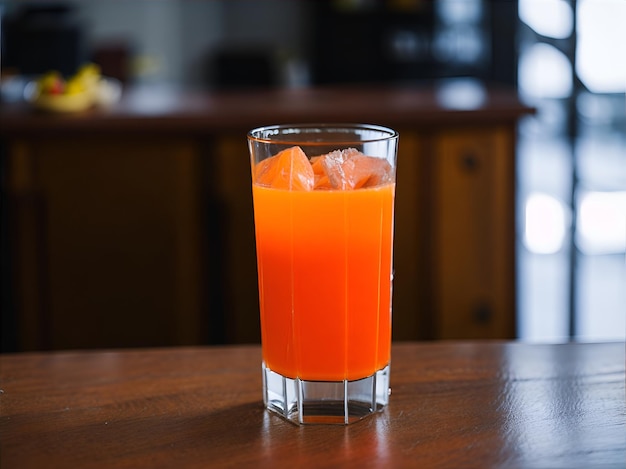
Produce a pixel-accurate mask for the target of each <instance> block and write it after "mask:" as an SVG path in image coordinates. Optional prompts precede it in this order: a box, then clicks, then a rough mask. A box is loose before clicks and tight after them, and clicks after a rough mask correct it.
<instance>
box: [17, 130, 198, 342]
mask: <svg viewBox="0 0 626 469" xmlns="http://www.w3.org/2000/svg"><path fill="white" fill-rule="evenodd" d="M6 150H7V155H8V156H7V162H6V170H7V175H6V187H5V190H6V194H5V196H6V199H5V200H6V202H7V203H6V205H5V207H6V208H7V209H8V211H9V213H8V217H7V218H8V220H9V222H10V223H9V224H10V226H9V228H10V231H9V234H10V240H11V251H10V253H8V254H10V256H11V258H12V261H13V262H12V269H11V273H12V276H11V284H12V286H13V290H12V303H13V307H14V311H15V312H16V325H17V328H16V333H17V334H18V337H17V343H18V347H19V349H26V350H30V349H58V348H84V347H92V346H100V347H127V346H150V345H152V346H157V345H173V344H179V343H199V342H201V341H203V340H205V339H206V337H207V334H206V332H203V328H204V326H205V325H206V323H205V321H204V318H203V315H204V311H203V309H204V307H205V304H204V303H205V300H204V298H203V291H202V289H201V285H200V282H199V280H200V278H202V272H203V268H202V262H203V258H202V257H201V253H202V251H201V246H202V243H199V237H200V236H201V235H202V233H201V220H202V217H201V215H202V213H201V211H200V202H201V199H200V180H199V174H198V167H199V161H198V158H199V154H198V152H197V149H196V147H195V146H194V144H193V143H192V142H189V141H186V140H182V139H177V138H168V139H165V140H159V139H158V138H156V139H155V138H145V137H140V138H132V139H127V138H123V139H118V138H111V137H110V136H95V135H94V136H89V137H78V138H72V139H68V138H56V137H40V138H37V139H23V138H18V139H15V140H12V141H10V142H9V143H8V144H7V147H6Z"/></svg>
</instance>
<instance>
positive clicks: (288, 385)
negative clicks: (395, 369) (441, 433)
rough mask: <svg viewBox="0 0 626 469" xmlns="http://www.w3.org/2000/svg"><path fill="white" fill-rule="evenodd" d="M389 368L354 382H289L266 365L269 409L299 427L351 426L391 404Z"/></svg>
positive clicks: (265, 397) (266, 395)
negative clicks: (316, 425)
mask: <svg viewBox="0 0 626 469" xmlns="http://www.w3.org/2000/svg"><path fill="white" fill-rule="evenodd" d="M390 393H391V390H390V389H389V365H387V366H386V367H385V368H383V369H382V370H379V371H377V372H376V373H374V374H373V375H371V376H368V377H367V378H363V379H358V380H354V381H348V380H343V381H306V380H302V379H299V378H296V379H292V378H286V377H284V376H282V375H280V374H278V373H275V372H274V371H272V370H270V369H269V368H267V367H266V366H265V364H263V402H264V403H265V407H266V408H267V409H269V410H271V411H272V412H276V413H277V414H279V415H280V416H281V417H283V418H285V419H287V420H289V421H290V422H293V423H296V424H335V425H348V424H350V423H354V422H357V421H359V420H361V419H362V418H364V417H367V416H368V415H371V414H373V413H375V412H377V411H380V410H382V409H383V408H384V406H386V405H387V403H388V402H389V394H390Z"/></svg>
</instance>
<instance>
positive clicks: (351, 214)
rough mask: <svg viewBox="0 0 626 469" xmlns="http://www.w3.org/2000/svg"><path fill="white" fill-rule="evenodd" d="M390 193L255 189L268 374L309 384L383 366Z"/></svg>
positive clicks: (386, 187) (383, 188)
mask: <svg viewBox="0 0 626 469" xmlns="http://www.w3.org/2000/svg"><path fill="white" fill-rule="evenodd" d="M394 189H395V185H394V184H393V183H386V184H383V185H379V186H375V187H367V188H359V189H354V190H310V191H304V190H285V189H278V188H273V187H264V186H261V185H259V184H253V199H254V216H255V229H256V248H257V259H258V277H259V297H260V308H261V336H262V337H261V338H262V344H263V360H264V362H265V365H266V366H267V367H268V368H269V369H271V370H272V371H275V372H276V373H279V374H281V375H283V376H285V377H289V378H294V379H295V378H300V379H303V380H311V381H341V380H356V379H361V378H365V377H367V376H370V375H372V374H374V373H375V372H376V371H378V370H381V369H382V368H384V367H385V366H386V365H388V364H389V359H390V346H391V276H392V244H393V206H394Z"/></svg>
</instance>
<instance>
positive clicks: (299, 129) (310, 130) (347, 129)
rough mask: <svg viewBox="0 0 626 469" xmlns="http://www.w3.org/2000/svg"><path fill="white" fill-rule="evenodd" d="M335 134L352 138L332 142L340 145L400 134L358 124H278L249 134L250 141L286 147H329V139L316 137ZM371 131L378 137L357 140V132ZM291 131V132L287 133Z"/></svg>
mask: <svg viewBox="0 0 626 469" xmlns="http://www.w3.org/2000/svg"><path fill="white" fill-rule="evenodd" d="M333 130H334V131H335V134H337V135H339V134H340V133H346V134H348V133H350V134H351V135H352V138H346V139H344V140H342V139H333V140H332V142H333V143H336V144H340V145H351V144H353V145H356V144H363V143H370V142H384V141H388V140H393V139H397V138H398V137H399V134H398V132H397V131H396V130H394V129H392V128H390V127H385V126H383V125H378V124H356V123H303V124H276V125H266V126H261V127H256V128H254V129H252V130H250V131H249V132H248V135H247V137H248V140H249V141H254V142H258V143H270V144H279V145H280V144H284V145H299V144H300V145H308V146H313V145H327V144H328V143H329V140H328V139H324V138H321V139H317V140H316V139H314V138H312V137H313V136H314V135H316V134H317V135H319V136H320V137H322V136H323V135H324V134H326V135H328V134H329V133H331V131H333ZM359 130H362V131H370V132H378V133H379V135H378V136H377V137H371V138H363V139H359V138H356V137H355V136H356V132H357V131H359ZM286 131H290V132H286ZM307 137H308V138H307Z"/></svg>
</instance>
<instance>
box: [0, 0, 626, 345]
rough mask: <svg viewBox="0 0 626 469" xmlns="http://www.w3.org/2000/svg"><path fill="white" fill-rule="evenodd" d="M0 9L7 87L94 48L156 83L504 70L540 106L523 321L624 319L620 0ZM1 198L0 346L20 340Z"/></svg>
mask: <svg viewBox="0 0 626 469" xmlns="http://www.w3.org/2000/svg"><path fill="white" fill-rule="evenodd" d="M0 17H1V41H2V42H1V49H2V55H1V67H2V101H3V103H4V104H6V103H13V102H16V101H19V100H20V99H22V98H23V91H24V87H25V86H26V83H27V82H28V80H30V79H32V78H33V77H36V76H38V75H40V74H42V73H45V72H46V71H48V70H50V69H56V70H59V71H61V72H62V73H64V74H71V73H73V72H75V71H76V69H77V68H78V67H79V66H80V65H81V64H83V63H85V62H88V61H90V62H95V63H97V64H98V65H99V66H100V67H101V70H102V73H103V75H105V76H108V77H112V78H115V79H117V80H119V82H120V83H121V84H122V85H123V86H124V89H129V88H141V89H145V90H148V92H149V93H154V94H158V93H161V92H163V90H171V89H176V90H185V91H194V92H199V93H218V92H223V91H230V92H233V91H234V92H238V91H243V90H246V91H249V90H259V89H306V88H308V87H317V86H329V85H337V84H339V85H351V84H355V85H362V84H369V85H372V84H373V85H377V84H384V85H390V86H399V87H400V86H407V85H408V86H421V85H423V84H426V83H433V82H438V81H445V80H449V79H451V78H462V79H464V80H465V82H464V83H467V84H468V88H467V89H468V90H469V93H470V94H471V93H472V90H474V89H476V93H480V88H479V87H476V84H477V83H478V84H485V83H486V84H489V85H493V84H496V85H498V86H502V87H505V88H510V89H511V90H512V91H513V92H514V93H515V94H517V96H518V97H519V100H520V101H521V102H522V103H523V104H525V105H528V106H530V107H534V108H535V109H536V112H535V113H534V114H530V115H525V116H523V117H522V118H521V119H520V121H519V123H518V126H517V144H516V164H517V166H516V193H515V207H516V227H515V229H516V257H517V259H516V286H515V287H516V302H517V305H516V310H517V311H516V312H517V315H516V336H517V338H519V339H521V340H526V341H537V342H562V341H567V340H583V341H604V340H624V338H625V337H626V263H625V259H626V257H625V255H626V97H625V93H626V52H625V51H624V44H626V28H624V26H623V25H624V24H626V2H625V1H623V0H503V1H487V0H334V1H304V0H302V1H288V0H264V1H257V0H223V1H219V0H214V1H193V0H153V1H139V0H126V1H99V0H73V1H64V2H37V3H35V2H28V1H19V2H11V1H9V2H7V1H4V2H0ZM3 151H4V152H5V154H6V152H7V151H8V150H7V149H6V148H4V149H3ZM6 173H7V168H6V165H4V166H3V177H4V176H6ZM5 195H6V194H5V190H3V199H5V197H4V196H5ZM3 206H4V207H5V210H4V211H3V219H2V221H3V229H2V233H3V245H2V253H3V260H2V264H3V265H2V269H3V273H2V279H3V282H2V283H3V284H2V295H3V300H2V308H3V311H2V321H3V324H2V328H3V331H2V339H3V343H2V349H3V350H4V351H14V350H19V349H20V348H21V346H20V344H19V341H18V340H17V338H16V335H18V333H19V330H18V329H19V320H18V318H17V314H18V313H17V312H16V311H17V310H18V307H17V306H16V304H15V301H14V298H13V295H12V288H13V284H12V278H13V275H12V272H13V271H12V269H13V267H14V266H12V265H11V262H10V258H11V256H10V254H11V252H12V249H13V247H12V245H11V241H10V239H11V238H10V235H9V234H8V233H9V231H10V230H9V229H8V228H7V226H8V225H9V222H10V220H11V219H10V216H9V215H7V210H6V207H7V205H6V204H3ZM138 307H141V305H138ZM129 334H130V335H129V337H132V331H131V332H129ZM224 340H225V339H224V338H220V337H212V338H211V337H209V338H207V339H206V341H207V342H221V341H224ZM87 343H88V341H87ZM105 345H106V344H105ZM109 345H111V346H115V345H117V344H115V343H111V344H109ZM122 345H124V346H128V345H131V346H132V345H133V342H132V338H131V339H128V340H126V341H124V342H123V343H122ZM136 345H144V343H142V342H141V340H138V341H137V344H136ZM149 345H159V344H154V343H149ZM43 347H44V348H45V347H46V346H45V345H44V346H43Z"/></svg>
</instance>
